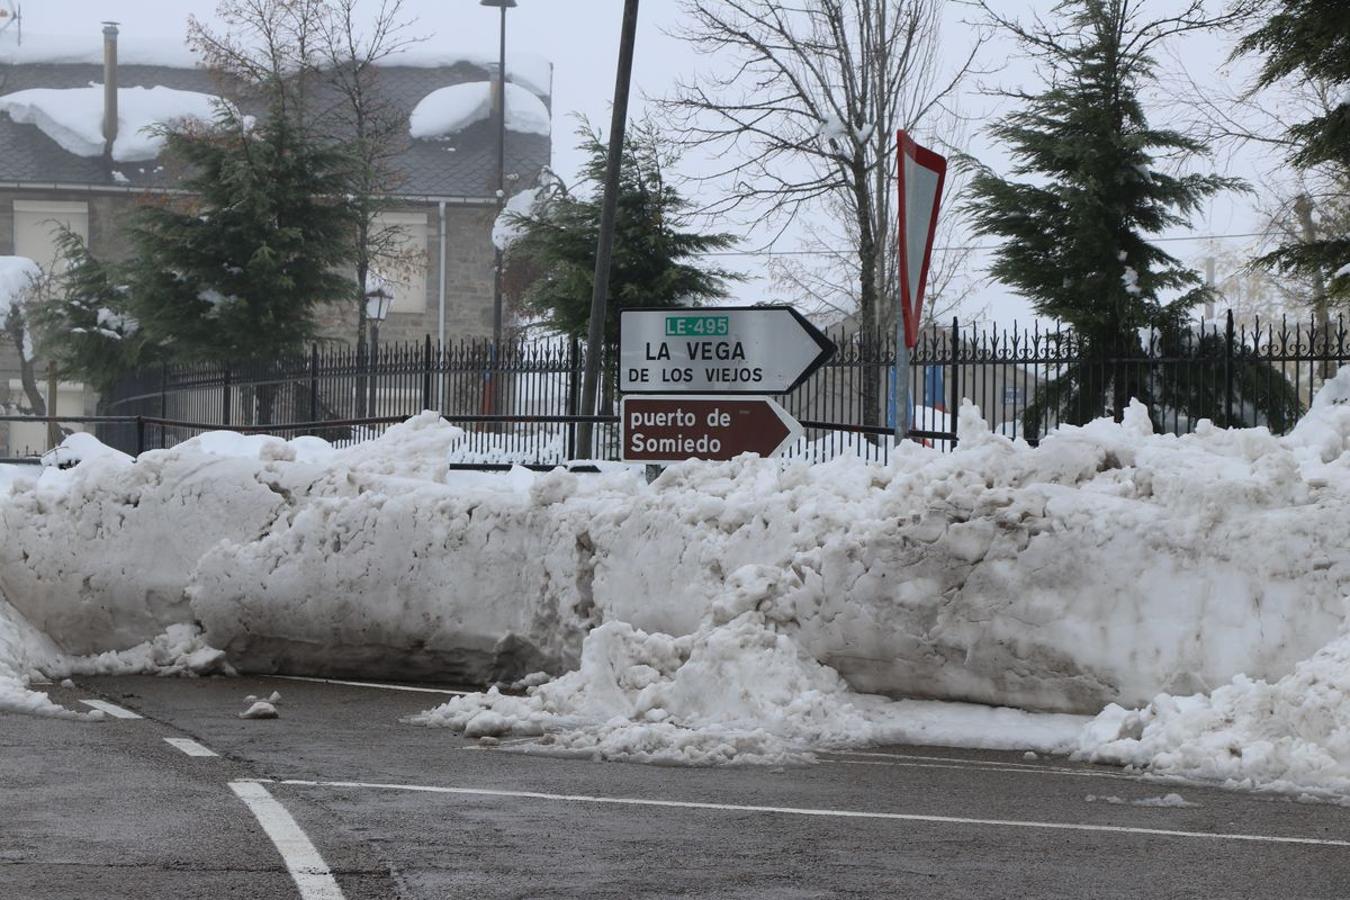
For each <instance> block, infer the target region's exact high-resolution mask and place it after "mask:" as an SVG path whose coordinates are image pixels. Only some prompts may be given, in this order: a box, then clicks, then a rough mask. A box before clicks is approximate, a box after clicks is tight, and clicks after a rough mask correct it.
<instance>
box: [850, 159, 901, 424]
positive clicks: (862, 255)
mask: <svg viewBox="0 0 1350 900" xmlns="http://www.w3.org/2000/svg"><path fill="white" fill-rule="evenodd" d="M867 187H868V186H867V167H866V161H865V160H864V159H863V158H862V153H861V152H856V153H855V154H854V157H853V193H854V197H855V198H856V203H857V214H858V335H859V340H860V342H861V346H864V347H865V346H868V342H870V341H872V340H874V339H875V338H876V334H877V278H876V275H877V267H876V255H877V245H876V235H875V234H874V233H873V231H872V198H871V195H870V194H869V192H868V189H867ZM862 373H863V377H862V378H861V381H862V423H861V424H863V425H867V426H878V425H880V424H881V390H880V388H881V384H880V381H879V379H877V378H874V377H872V376H873V374H874V373H872V372H870V371H868V369H867V368H866V367H864V368H863V370H862ZM906 375H907V373H904V372H897V373H896V383H897V384H899V383H901V381H900V379H901V378H903V377H905V376H906ZM867 438H868V440H869V441H871V442H873V443H876V441H877V440H878V436H877V435H874V434H871V435H868V436H867Z"/></svg>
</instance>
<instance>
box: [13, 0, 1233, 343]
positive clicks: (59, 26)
mask: <svg viewBox="0 0 1350 900" xmlns="http://www.w3.org/2000/svg"><path fill="white" fill-rule="evenodd" d="M7 2H10V0H0V8H3V7H4V6H5V4H6V3H7ZM405 2H406V7H407V9H408V11H409V13H410V14H411V15H412V16H416V17H417V19H418V21H417V24H416V25H415V26H414V27H413V29H412V30H413V32H415V33H418V34H419V35H425V36H426V37H427V38H428V41H427V44H426V48H425V49H435V48H439V47H442V46H444V47H446V48H447V51H448V52H453V51H454V50H455V49H456V48H462V49H464V50H465V52H472V53H474V54H475V55H481V54H483V53H485V52H486V53H487V54H488V55H491V54H494V53H495V51H496V40H497V26H498V21H499V19H498V16H499V14H498V11H497V10H496V9H491V8H485V7H482V6H481V5H480V4H479V3H478V0H405ZM518 4H519V5H518V7H517V8H515V9H512V10H510V11H509V12H508V14H507V46H508V56H511V55H513V54H517V53H529V54H537V55H541V56H544V57H546V58H548V59H549V60H551V61H552V62H553V64H554V83H553V109H554V131H553V138H554V164H555V165H554V167H555V169H557V171H558V172H559V173H560V174H561V175H562V176H563V177H564V178H567V179H569V180H570V179H572V178H574V177H575V175H576V172H577V169H578V167H579V166H580V164H581V162H582V155H581V154H580V153H579V152H577V150H576V149H575V147H574V144H575V138H574V136H573V133H572V132H573V130H574V127H575V123H574V121H573V120H572V118H571V115H572V114H583V115H585V116H587V117H589V118H590V120H591V121H592V122H593V123H594V124H596V125H599V126H603V127H604V128H606V129H607V128H608V124H609V106H610V100H611V97H612V94H613V89H614V76H615V66H616V61H617V52H618V40H619V28H620V20H621V17H622V10H623V0H518ZM1004 5H1006V6H1007V8H1008V10H1009V12H1012V11H1014V9H1015V8H1016V7H1021V8H1023V9H1025V10H1028V11H1030V10H1040V11H1046V10H1047V9H1049V8H1052V7H1053V6H1054V2H1053V0H1040V2H1030V0H1007V3H1006V4H1004ZM1154 5H1156V6H1157V7H1158V8H1159V9H1160V10H1161V9H1165V8H1167V7H1170V6H1171V5H1172V0H1154ZM23 6H24V10H23V12H24V28H25V32H26V34H27V35H28V36H27V37H26V38H25V44H29V45H33V46H36V45H37V44H38V43H39V42H40V41H41V40H42V39H43V36H44V35H45V36H46V37H47V39H50V38H51V36H52V35H61V36H62V37H63V39H74V40H75V41H76V42H77V43H79V44H82V43H83V42H85V41H88V42H90V45H91V46H92V47H93V48H95V49H97V47H98V46H99V44H98V41H99V34H98V31H99V29H98V22H99V21H100V20H102V19H105V18H109V17H111V18H116V19H118V20H119V21H121V22H122V23H123V27H122V31H123V38H122V40H123V46H124V47H128V45H129V44H134V43H135V42H136V41H137V40H138V39H139V40H142V41H144V40H150V41H168V42H173V41H175V40H176V41H177V42H178V43H177V46H179V47H181V46H182V44H181V41H182V38H181V34H182V28H181V25H180V24H179V23H180V22H181V21H182V20H183V19H185V18H186V16H187V14H188V13H196V14H198V15H209V14H210V13H211V11H212V10H213V9H214V7H215V2H214V0H122V2H120V3H115V2H111V0H26V2H25V3H24V4H23ZM679 22H680V12H679V5H678V3H677V2H676V0H645V2H644V3H643V4H642V6H641V12H640V16H639V24H638V37H637V49H636V54H635V63H634V72H633V80H634V97H633V102H632V108H631V112H632V114H633V116H634V117H637V116H640V115H641V114H642V113H643V112H644V111H646V109H647V108H648V105H649V101H648V99H647V98H657V97H660V96H663V95H666V94H667V93H668V92H669V91H670V89H671V87H672V84H673V81H674V79H675V78H676V77H678V76H682V75H688V74H690V73H691V72H692V71H693V70H695V68H696V67H698V66H700V65H714V66H715V65H717V61H716V60H706V59H704V58H701V57H699V56H698V55H697V54H695V53H694V52H693V51H692V50H691V49H690V48H689V47H688V46H686V45H685V44H684V43H683V42H682V41H681V40H679V39H678V38H677V37H674V36H672V34H671V32H672V31H674V30H675V28H676V26H678V24H679ZM11 31H12V29H11ZM175 35H176V36H177V37H176V38H175ZM9 37H10V35H9V33H6V34H3V35H0V46H3V44H4V41H5V40H7V39H8V38H9ZM943 40H944V50H946V51H948V53H949V54H950V55H952V56H955V55H956V54H958V53H960V52H961V51H962V50H963V49H964V48H965V47H966V46H967V44H968V41H969V40H970V29H969V28H967V27H964V26H962V25H961V24H960V23H959V22H956V21H953V22H951V23H949V24H948V26H947V28H946V31H945V32H944V37H943ZM1227 41H1228V39H1227V38H1225V37H1222V36H1216V35H1199V36H1191V37H1187V38H1185V39H1184V43H1182V44H1179V45H1178V46H1177V47H1175V48H1174V53H1175V55H1176V56H1177V57H1178V58H1181V59H1184V60H1185V61H1186V66H1187V67H1188V68H1189V69H1190V70H1191V71H1192V72H1193V73H1195V74H1196V75H1197V77H1200V78H1202V79H1204V80H1208V81H1210V82H1216V81H1223V80H1225V79H1237V80H1240V79H1241V78H1242V77H1243V72H1241V71H1239V72H1236V73H1233V72H1228V71H1226V69H1225V67H1224V59H1225V57H1226V55H1227V49H1228V46H1227ZM180 52H181V51H180ZM1163 61H1164V63H1165V64H1166V65H1167V66H1168V67H1175V65H1176V64H1175V63H1174V62H1172V61H1171V60H1170V59H1168V58H1164V60H1163ZM985 63H986V65H987V66H989V67H992V66H994V64H995V63H997V64H998V65H999V66H1000V67H1001V68H999V69H998V70H997V71H995V72H992V73H991V74H988V75H985V76H983V77H982V78H981V79H980V83H982V84H983V85H984V86H986V87H990V86H1001V87H1008V86H1034V84H1035V78H1034V68H1033V66H1032V65H1031V64H1030V63H1028V62H1027V61H1023V60H1018V59H1016V58H1015V55H1014V54H1013V53H1012V48H1011V47H1010V46H1009V45H1008V44H1007V43H1006V42H999V41H995V42H993V43H991V44H990V45H988V46H987V47H986V52H985ZM978 87H979V84H977V83H974V82H973V83H972V84H971V85H970V89H969V90H968V91H967V92H966V94H965V96H964V98H963V101H962V104H963V111H964V112H965V113H966V114H968V115H973V116H976V117H977V119H978V120H979V121H977V122H976V123H975V129H976V134H975V135H974V138H973V143H972V150H973V151H974V152H975V154H976V155H977V156H978V157H980V158H981V159H982V160H984V161H986V162H989V163H990V164H991V165H993V166H994V167H995V168H996V169H998V168H1000V167H1001V166H1002V165H1003V164H1004V160H1003V159H1002V157H1001V155H1000V153H999V151H998V148H997V147H996V146H993V145H991V144H990V143H989V142H988V141H987V140H984V139H983V138H982V137H980V136H979V133H978V128H979V125H980V124H981V122H983V121H987V120H988V118H989V117H992V116H993V115H994V114H996V113H997V111H998V108H999V107H998V106H997V105H996V103H995V101H992V100H991V99H989V98H988V97H987V96H984V95H982V94H981V93H980V92H979V91H978ZM1153 115H1154V118H1155V119H1156V120H1163V119H1166V117H1167V115H1168V114H1167V113H1166V112H1165V111H1159V112H1156V113H1154V114H1153ZM1224 163H1225V165H1231V167H1232V168H1233V170H1234V172H1233V174H1238V175H1242V176H1250V175H1252V174H1254V172H1255V167H1256V164H1255V163H1254V162H1253V161H1252V160H1251V159H1250V158H1248V157H1246V156H1243V155H1239V157H1238V158H1237V159H1236V160H1234V161H1232V162H1231V163H1230V162H1229V161H1228V160H1226V159H1225V160H1224ZM719 224H720V225H721V227H726V223H719ZM1193 226H1194V227H1193V229H1191V230H1190V231H1189V232H1180V233H1177V234H1174V235H1172V236H1173V237H1182V236H1188V235H1208V234H1234V233H1242V232H1249V231H1254V230H1256V228H1257V219H1256V217H1255V215H1254V213H1253V212H1251V210H1250V209H1249V205H1248V203H1247V202H1246V201H1242V200H1235V199H1234V198H1231V197H1225V198H1222V199H1219V200H1216V201H1215V202H1214V203H1212V204H1211V205H1210V207H1209V208H1208V209H1206V211H1205V213H1204V214H1203V215H1202V216H1198V217H1197V218H1196V220H1195V221H1194V223H1193ZM737 227H740V226H739V225H738V226H737ZM798 234H800V232H790V233H789V234H787V235H785V236H784V238H782V239H781V240H780V241H779V242H778V243H777V244H776V245H775V246H774V248H773V249H775V250H779V251H791V250H797V249H800V247H799V238H798V237H797V235H798ZM761 241H762V239H761V237H760V236H758V235H755V234H753V233H748V234H747V241H746V243H745V244H744V245H743V246H744V247H745V248H746V249H751V248H755V247H757V246H758V245H759V244H760V243H761ZM980 243H982V244H987V243H988V239H985V240H983V241H980ZM1242 243H1243V242H1241V241H1236V240H1231V241H1226V242H1225V244H1226V245H1229V246H1232V247H1234V248H1236V247H1240V246H1241V245H1242ZM1167 246H1168V249H1170V250H1171V251H1172V252H1174V254H1175V255H1177V256H1179V257H1181V258H1183V259H1185V260H1186V261H1188V262H1193V263H1194V264H1195V265H1197V266H1199V265H1201V262H1200V260H1201V259H1202V257H1203V256H1204V255H1205V253H1206V252H1208V251H1207V250H1206V249H1205V245H1204V244H1203V242H1201V241H1199V240H1198V239H1190V238H1189V237H1188V240H1186V241H1183V242H1178V243H1169V244H1168V245H1167ZM722 261H723V262H725V263H726V264H727V266H728V267H730V268H737V269H741V270H743V271H745V272H746V273H747V274H749V275H750V276H752V277H750V278H749V279H748V280H747V281H746V282H744V283H743V284H741V285H738V286H737V288H736V295H737V299H738V300H744V301H747V302H750V301H761V300H785V299H790V298H788V297H784V296H781V295H778V294H776V293H775V292H774V289H773V286H772V285H771V284H770V283H769V282H768V280H767V279H765V278H763V277H759V276H760V275H762V272H763V264H764V261H765V258H764V257H763V256H758V255H747V256H741V257H732V258H727V259H725V260H722ZM986 262H987V255H981V254H977V255H976V256H975V257H974V258H973V259H972V260H971V264H972V265H971V268H972V270H973V271H972V272H971V273H970V274H971V277H972V278H976V277H979V276H980V274H981V272H980V270H981V268H982V266H983V265H984V264H985V263H986ZM1220 274H1221V276H1222V273H1220ZM981 309H983V310H985V311H986V312H987V314H988V315H989V317H990V318H993V319H995V320H998V321H1004V322H1006V321H1009V320H1011V319H1012V318H1014V317H1017V318H1022V319H1025V318H1026V317H1027V316H1028V313H1029V310H1028V307H1027V306H1026V304H1025V303H1024V302H1023V301H1021V300H1020V299H1019V298H1016V297H1012V296H1010V295H1009V294H1008V292H1007V291H1006V290H1004V289H1002V288H1001V287H999V286H998V285H987V286H982V287H981V288H980V290H979V291H978V292H977V295H976V297H974V298H973V300H972V302H971V303H970V304H969V311H970V312H975V311H977V310H981Z"/></svg>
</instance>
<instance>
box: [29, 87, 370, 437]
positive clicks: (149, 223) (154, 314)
mask: <svg viewBox="0 0 1350 900" xmlns="http://www.w3.org/2000/svg"><path fill="white" fill-rule="evenodd" d="M164 134H165V138H166V149H167V153H168V154H169V155H170V157H171V158H173V159H174V160H175V161H176V162H181V163H183V164H185V165H186V172H187V174H186V175H185V176H184V178H183V179H182V182H181V186H182V187H183V188H184V189H186V190H187V191H189V192H190V193H189V194H188V195H187V196H186V197H184V198H182V199H179V198H173V199H170V200H167V201H164V202H159V203H152V204H147V205H144V206H142V207H140V208H138V209H137V211H136V213H135V214H134V216H133V219H132V221H131V223H130V225H129V231H130V234H131V239H132V253H131V255H130V257H129V258H128V259H126V260H125V261H120V262H116V261H110V260H100V259H97V258H95V257H93V256H91V255H90V254H89V252H88V248H87V247H85V245H84V244H83V242H81V241H80V240H79V239H78V238H76V237H75V236H74V235H69V234H67V235H66V236H65V237H64V238H63V242H62V243H63V251H64V255H65V261H66V265H67V266H68V270H67V273H66V276H65V290H64V291H63V296H61V297H60V298H59V299H57V300H55V301H53V302H51V303H49V304H47V305H46V306H45V308H44V312H43V314H42V317H41V321H42V325H43V328H42V332H43V334H44V335H45V336H46V341H45V345H46V346H47V348H48V352H50V353H52V354H53V355H54V357H55V358H56V359H57V360H58V361H60V363H61V365H62V366H63V369H64V371H66V372H68V373H70V374H73V375H78V376H80V377H82V378H85V379H87V380H89V381H91V382H93V383H95V384H98V385H101V386H103V387H104V388H105V389H106V388H107V387H109V386H111V384H113V383H114V382H115V381H116V379H117V378H118V377H119V376H120V375H122V374H125V373H126V372H128V371H130V370H132V369H133V368H135V367H136V366H138V365H142V364H144V363H146V362H152V361H167V362H215V363H224V362H232V363H237V362H244V363H250V362H251V363H256V364H259V365H266V364H270V363H272V362H274V361H276V360H278V359H280V358H282V357H284V356H285V355H286V354H287V353H291V352H294V351H296V350H299V349H300V348H301V347H302V346H303V344H304V342H305V341H306V340H308V339H310V338H311V337H313V335H314V332H315V321H314V313H315V310H316V308H317V307H318V306H319V305H320V304H322V303H325V302H329V301H332V300H334V299H338V298H345V297H347V296H350V294H351V292H352V290H353V288H352V287H351V284H350V280H349V279H347V278H345V277H343V276H342V275H340V274H339V269H340V268H341V267H342V266H343V265H344V264H345V263H346V262H348V261H349V260H350V258H351V247H352V240H353V235H354V233H355V230H354V227H353V226H354V223H353V216H352V213H351V209H350V207H349V205H348V204H347V203H346V201H345V200H343V199H342V197H343V194H342V192H341V190H340V187H341V185H342V184H343V182H342V177H343V172H344V165H345V164H346V157H345V155H344V150H343V148H342V147H341V146H340V145H336V144H333V143H325V142H322V141H320V140H318V139H316V138H314V137H313V136H312V134H311V133H309V132H307V131H306V130H305V129H304V128H303V127H302V125H301V124H300V123H298V122H297V121H296V120H295V119H294V117H293V115H292V113H291V112H290V111H289V110H288V109H287V107H286V106H285V105H284V104H281V103H276V104H273V105H272V107H271V109H270V111H269V114H268V115H266V116H265V117H264V118H263V119H262V120H261V121H259V122H257V123H255V122H253V120H251V119H248V118H245V117H243V116H240V115H239V114H238V113H237V112H236V111H235V110H234V108H233V107H230V106H228V105H226V106H223V107H222V108H221V110H220V111H219V115H218V117H217V119H216V121H215V122H213V123H210V124H203V123H200V122H195V123H194V122H185V123H178V124H175V125H172V126H168V127H166V128H165V129H164ZM107 321H114V322H117V323H120V324H119V328H120V329H121V330H123V331H125V330H127V329H128V328H129V329H130V331H131V333H130V334H122V335H120V336H114V334H113V332H114V329H109V328H106V327H102V326H103V325H104V324H105V323H106V322H107ZM273 394H274V389H273V388H272V387H271V386H270V385H262V386H260V387H258V389H257V414H258V418H259V420H260V421H262V422H266V421H268V420H269V419H270V416H271V406H272V400H273Z"/></svg>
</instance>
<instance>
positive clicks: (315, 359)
mask: <svg viewBox="0 0 1350 900" xmlns="http://www.w3.org/2000/svg"><path fill="white" fill-rule="evenodd" d="M309 420H310V421H311V422H317V421H319V345H318V344H310V345H309Z"/></svg>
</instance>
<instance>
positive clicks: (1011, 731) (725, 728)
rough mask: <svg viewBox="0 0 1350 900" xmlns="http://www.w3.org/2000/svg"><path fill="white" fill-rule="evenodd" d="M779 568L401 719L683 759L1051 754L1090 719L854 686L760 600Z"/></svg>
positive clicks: (611, 625)
mask: <svg viewBox="0 0 1350 900" xmlns="http://www.w3.org/2000/svg"><path fill="white" fill-rule="evenodd" d="M777 577H778V574H777V573H776V572H774V571H764V570H761V569H760V568H758V567H755V566H746V567H744V568H743V569H741V570H738V571H737V572H735V573H733V574H732V576H731V578H730V579H729V580H728V584H729V589H728V593H727V594H726V595H725V596H724V597H723V598H721V599H719V601H718V602H717V603H715V604H714V605H713V608H712V610H711V611H710V614H709V617H708V618H707V619H706V620H705V622H704V623H703V625H702V626H701V627H700V628H699V629H698V630H697V631H695V632H694V633H693V634H688V635H684V636H681V637H673V636H671V635H667V634H659V633H653V634H648V633H646V632H643V631H641V630H638V629H635V628H634V627H633V626H631V625H629V624H627V623H625V622H607V623H605V624H603V625H601V626H599V627H598V628H596V629H594V630H593V631H591V632H590V633H589V634H587V635H586V638H585V641H584V642H583V644H582V650H581V662H580V666H579V667H578V668H577V669H576V670H575V671H573V672H569V673H567V674H565V675H563V676H562V677H560V678H558V679H557V680H555V681H548V682H545V683H543V684H539V685H535V686H531V687H529V688H528V693H527V695H526V696H524V697H520V696H511V695H505V694H502V693H500V692H499V691H498V690H497V689H496V688H492V689H490V690H489V691H487V692H486V693H483V694H475V695H469V696H464V697H456V698H455V699H453V700H451V701H449V702H448V703H446V704H444V705H443V706H440V707H437V708H436V709H433V710H429V711H427V712H425V713H422V714H420V715H417V716H414V717H412V718H411V719H410V720H409V721H411V722H413V723H415V724H421V725H430V726H439V727H448V728H452V729H454V730H456V731H459V732H462V733H463V734H464V735H465V736H466V737H479V738H481V737H499V736H503V735H530V736H536V735H537V736H541V740H540V741H537V742H534V743H531V744H530V745H528V746H526V747H521V748H517V749H519V750H521V751H522V752H535V753H545V754H549V755H561V756H584V757H588V758H595V759H621V760H628V761H636V762H647V763H661V764H680V765H717V764H724V763H738V764H746V763H758V764H764V763H773V764H781V763H789V762H804V761H808V760H810V759H812V758H813V756H814V753H813V751H815V750H820V749H839V748H846V747H857V746H866V745H869V744H877V743H884V742H896V741H907V742H911V743H921V744H948V745H954V746H964V747H985V748H998V749H1011V748H1017V749H1021V748H1031V749H1035V750H1044V751H1056V750H1064V749H1066V748H1067V747H1068V746H1069V745H1070V744H1071V743H1072V741H1073V738H1074V737H1075V736H1076V734H1077V733H1078V731H1079V730H1080V729H1081V728H1082V726H1083V724H1084V721H1085V720H1084V719H1083V718H1082V717H1079V716H1067V715H1039V716H1038V715H1033V714H1030V713H1026V712H1022V711H1020V710H1009V709H995V708H991V707H977V706H970V705H962V704H952V703H936V702H929V703H920V702H914V701H908V702H895V701H890V700H887V699H886V698H883V697H876V696H866V695H860V694H855V693H853V692H852V691H851V690H850V689H849V687H848V685H847V684H846V683H845V682H844V680H843V679H842V678H841V677H840V676H839V673H838V672H836V671H834V670H833V669H831V668H829V667H827V666H823V665H821V664H820V663H819V662H817V661H816V660H815V659H813V658H811V656H810V655H809V654H807V653H806V652H805V651H803V650H802V649H801V648H800V647H799V646H798V645H797V644H796V642H795V641H793V640H792V638H791V637H789V636H788V635H787V634H786V633H784V632H783V631H781V630H780V627H779V626H781V625H784V624H786V623H785V622H781V621H774V612H775V610H774V608H773V607H772V606H770V607H769V611H768V612H762V611H760V609H759V606H760V603H761V601H762V600H764V598H765V596H766V593H767V592H768V591H769V590H770V589H771V588H772V587H773V585H772V582H773V581H774V580H775V579H776V578H777ZM778 612H781V610H778ZM530 680H531V681H534V680H536V679H530Z"/></svg>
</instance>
